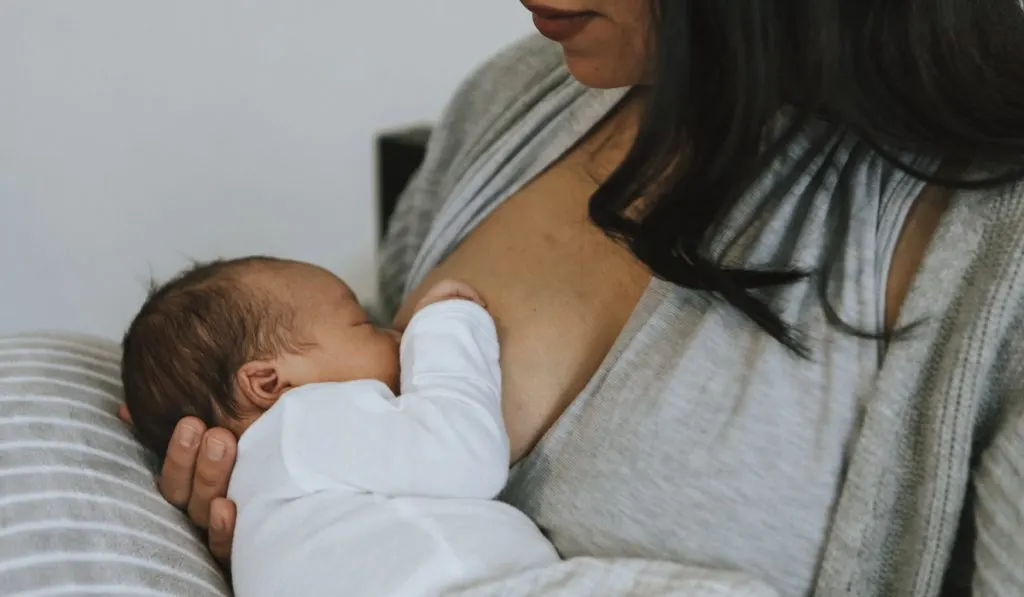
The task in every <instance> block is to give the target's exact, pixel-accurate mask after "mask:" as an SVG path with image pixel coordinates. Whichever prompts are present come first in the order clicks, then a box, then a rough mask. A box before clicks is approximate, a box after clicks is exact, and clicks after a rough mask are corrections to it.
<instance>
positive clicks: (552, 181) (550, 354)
mask: <svg viewBox="0 0 1024 597" xmlns="http://www.w3.org/2000/svg"><path fill="white" fill-rule="evenodd" d="M594 188H595V187H594V184H593V183H592V182H590V181H588V180H587V179H586V178H585V177H581V176H579V175H578V174H577V173H576V172H575V170H574V169H572V167H571V162H564V163H563V165H562V166H561V167H554V168H552V169H551V170H549V171H548V172H547V173H546V174H544V175H543V176H541V177H539V178H538V179H536V180H535V181H533V182H532V183H531V184H529V185H527V186H526V187H525V188H523V189H522V190H520V191H519V192H518V193H516V194H515V195H514V196H513V197H511V198H509V199H508V200H506V201H505V202H504V203H502V205H501V206H499V207H498V208H497V209H496V210H495V211H494V212H493V213H492V214H491V215H490V216H489V217H488V218H487V219H486V220H485V221H484V222H483V223H482V224H481V225H480V226H478V227H477V228H476V229H475V230H473V231H472V232H471V233H470V234H469V235H468V236H467V237H466V239H465V240H464V241H463V242H462V243H461V244H460V245H459V246H458V247H457V248H455V249H454V250H453V251H452V252H451V253H450V254H449V256H448V257H447V258H446V259H445V260H444V261H443V262H442V263H441V264H440V265H439V266H438V267H437V268H435V269H434V270H433V271H432V272H431V274H430V275H429V276H427V278H426V279H425V280H424V281H423V282H422V283H421V284H420V285H419V287H418V288H416V289H415V290H414V291H413V292H412V293H411V295H410V296H409V297H407V300H406V302H405V307H404V308H403V309H402V310H401V311H400V313H399V315H398V317H397V319H396V323H397V324H398V325H400V326H401V325H404V323H405V322H407V321H408V318H409V317H410V316H411V310H410V305H414V304H415V303H416V301H417V300H418V299H419V297H420V296H422V294H423V293H424V292H425V291H426V290H427V289H428V288H429V287H430V286H431V285H432V284H434V283H436V282H438V281H439V280H442V279H445V278H455V279H458V280H461V281H464V282H466V283H468V284H470V285H472V286H474V287H475V288H476V289H477V290H478V291H479V292H480V293H481V294H482V295H483V297H484V300H485V301H486V302H487V306H488V310H489V311H490V312H491V313H492V315H493V316H494V318H495V320H496V322H497V324H498V329H499V336H500V339H501V349H502V355H501V362H502V379H503V384H504V396H503V398H504V410H505V419H506V424H507V426H508V429H509V435H510V439H511V443H512V451H513V459H514V460H518V459H519V458H520V457H521V456H522V455H523V454H525V453H526V452H528V451H529V450H530V449H531V448H532V447H533V446H534V445H535V444H536V442H537V440H538V439H539V438H540V437H541V436H542V435H543V434H544V433H545V432H546V431H547V429H548V428H549V427H550V426H551V425H552V423H553V422H554V421H555V420H556V419H557V418H558V417H559V415H560V414H561V413H562V411H563V410H564V409H565V407H566V406H567V405H568V404H569V403H570V402H572V401H573V399H574V398H575V397H576V396H577V395H578V394H579V393H580V392H581V391H582V389H583V388H584V387H585V386H586V384H587V382H588V381H589V380H590V378H591V377H592V376H593V374H594V373H595V371H597V369H598V368H599V367H600V365H601V363H602V361H603V360H604V358H605V355H606V354H607V353H608V350H609V349H610V348H611V346H612V344H613V343H614V342H615V340H616V338H617V337H618V335H619V332H620V331H621V329H622V328H623V326H624V325H625V323H626V321H627V319H628V318H629V316H630V313H631V312H632V311H633V309H634V307H635V305H636V304H637V301H638V300H639V298H640V297H641V295H642V294H643V292H644V289H645V288H646V286H647V284H648V281H649V279H650V276H649V274H648V272H647V271H646V269H645V268H644V267H643V266H642V265H641V264H639V263H638V262H637V261H636V260H635V258H633V256H632V255H631V254H630V253H629V252H628V251H626V250H625V249H623V248H622V247H620V246H618V245H617V244H615V243H614V242H612V241H611V240H609V239H608V238H607V237H606V236H605V235H604V234H603V233H602V232H601V231H600V230H598V229H597V228H596V227H594V226H593V225H592V224H591V223H590V222H589V220H588V218H587V207H586V206H587V200H588V199H589V197H590V194H591V193H592V192H593V190H594Z"/></svg>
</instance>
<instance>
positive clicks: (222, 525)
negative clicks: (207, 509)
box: [213, 516, 228, 531]
mask: <svg viewBox="0 0 1024 597" xmlns="http://www.w3.org/2000/svg"><path fill="white" fill-rule="evenodd" d="M227 527H228V521H226V520H224V517H223V516H214V517H213V530H215V531H223V530H224V529H226V528H227Z"/></svg>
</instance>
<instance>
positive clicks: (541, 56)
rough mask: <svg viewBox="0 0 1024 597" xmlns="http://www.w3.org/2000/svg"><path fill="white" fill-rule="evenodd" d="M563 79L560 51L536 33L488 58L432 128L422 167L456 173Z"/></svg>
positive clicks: (454, 96)
mask: <svg viewBox="0 0 1024 597" xmlns="http://www.w3.org/2000/svg"><path fill="white" fill-rule="evenodd" d="M569 77H570V75H569V73H568V71H567V70H566V69H565V67H564V63H563V60H562V52H561V49H560V48H559V47H558V46H557V45H556V44H553V43H551V42H549V41H548V40H546V39H544V38H543V37H540V36H539V35H531V36H529V37H526V38H523V39H521V40H519V41H517V42H516V43H513V44H512V45H510V46H508V47H506V48H504V49H503V50H501V51H500V52H498V53H497V54H495V55H493V56H491V57H490V58H489V59H487V60H485V61H484V62H483V63H482V64H481V65H480V66H478V67H477V68H476V69H474V70H473V71H472V72H471V73H470V74H469V75H468V76H467V77H466V78H465V79H464V80H463V81H462V83H461V84H460V85H459V86H458V88H457V89H456V90H455V93H454V94H453V95H452V98H451V100H450V101H449V102H448V105H447V106H446V108H445V110H444V113H443V114H442V116H441V118H440V120H438V122H437V123H436V124H435V126H434V130H433V133H432V135H431V139H430V147H429V151H428V154H427V157H426V160H427V161H426V163H425V164H424V168H426V169H430V168H431V167H432V166H434V165H437V164H444V165H445V169H446V170H447V171H450V170H452V169H453V167H454V169H455V170H458V169H459V165H462V164H466V163H468V162H469V161H471V160H472V159H473V158H474V157H475V156H476V155H477V154H478V153H480V152H482V151H484V150H486V148H487V147H489V146H490V145H491V144H492V143H493V142H494V140H496V139H498V138H499V137H500V135H501V134H502V133H504V132H506V131H507V130H508V129H509V128H510V127H513V126H515V125H516V123H518V122H519V121H521V119H522V118H523V116H525V114H526V113H527V112H528V111H529V110H530V109H531V108H532V107H534V106H536V105H537V104H538V103H539V102H540V101H542V100H543V99H544V98H545V97H546V96H547V95H548V94H549V93H551V91H552V90H553V89H554V87H555V86H557V85H559V84H561V83H564V82H565V80H566V79H568V78H569Z"/></svg>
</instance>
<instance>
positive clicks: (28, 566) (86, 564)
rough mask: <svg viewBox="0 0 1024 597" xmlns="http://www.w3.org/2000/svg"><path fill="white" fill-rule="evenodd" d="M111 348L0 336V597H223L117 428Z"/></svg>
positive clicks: (219, 579)
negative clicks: (52, 596) (61, 596)
mask: <svg viewBox="0 0 1024 597" xmlns="http://www.w3.org/2000/svg"><path fill="white" fill-rule="evenodd" d="M118 358H119V355H118V351H117V347H116V346H115V345H114V344H112V343H109V342H104V341H102V340H98V339H95V338H90V337H85V336H73V335H69V334H32V335H21V336H0V587H2V590H0V592H2V593H3V594H4V595H6V596H8V597H10V596H13V595H17V596H24V597H27V596H29V595H32V596H36V597H42V596H50V595H54V596H56V595H140V596H150V595H153V596H155V595H174V596H179V595H196V596H201V597H207V596H209V597H214V596H227V595H230V590H229V588H228V584H227V583H226V582H225V579H224V576H223V574H222V573H221V572H220V570H219V569H218V568H217V567H216V565H215V564H214V563H213V561H212V560H211V558H210V556H209V554H208V552H207V550H206V548H205V546H204V545H203V543H202V542H201V541H200V540H199V538H198V537H197V535H196V533H195V532H194V531H193V529H192V528H191V526H190V525H189V523H188V521H187V520H186V518H185V517H184V516H183V515H182V514H181V513H180V512H179V511H178V510H176V509H175V508H173V507H172V506H170V505H169V504H168V503H167V502H165V501H164V500H163V498H161V497H160V494H159V493H158V492H157V489H156V484H155V480H154V479H155V477H154V467H155V464H156V463H155V462H154V461H153V459H152V457H151V456H150V455H149V454H148V453H147V452H146V451H144V450H143V449H142V448H141V447H140V446H139V445H138V444H137V443H136V442H135V441H134V440H133V439H132V437H131V435H130V433H129V431H128V429H127V428H126V427H125V426H124V425H123V424H122V423H121V422H120V421H119V420H118V419H117V416H116V414H115V413H116V412H117V407H118V403H119V402H120V400H121V388H120V381H119V372H118Z"/></svg>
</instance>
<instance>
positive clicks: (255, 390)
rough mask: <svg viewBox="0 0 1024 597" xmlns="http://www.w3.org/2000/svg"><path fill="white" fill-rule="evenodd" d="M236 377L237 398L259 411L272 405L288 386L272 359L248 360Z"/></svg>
mask: <svg viewBox="0 0 1024 597" xmlns="http://www.w3.org/2000/svg"><path fill="white" fill-rule="evenodd" d="M236 377H237V378H236V380H235V382H236V383H237V385H238V393H239V398H241V399H242V400H243V401H245V402H247V403H249V404H251V405H252V406H253V407H255V408H257V409H259V410H260V411H265V410H267V409H269V408H270V407H271V406H273V405H274V403H275V402H277V399H278V398H280V397H281V394H284V393H285V391H286V390H288V389H289V388H290V386H289V385H288V384H287V383H286V382H285V381H284V380H283V378H282V377H281V374H280V371H279V370H278V364H277V363H275V362H274V361H250V362H248V363H246V364H244V365H242V367H241V368H240V369H239V370H238V374H237V376H236Z"/></svg>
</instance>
